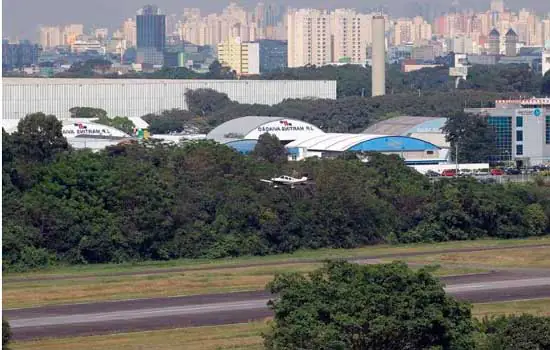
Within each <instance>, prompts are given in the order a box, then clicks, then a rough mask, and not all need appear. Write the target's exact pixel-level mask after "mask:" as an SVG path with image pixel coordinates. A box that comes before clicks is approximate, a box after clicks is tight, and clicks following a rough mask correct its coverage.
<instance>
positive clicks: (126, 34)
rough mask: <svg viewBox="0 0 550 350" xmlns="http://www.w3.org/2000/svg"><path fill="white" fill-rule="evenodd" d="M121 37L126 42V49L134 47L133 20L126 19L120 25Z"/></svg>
mask: <svg viewBox="0 0 550 350" xmlns="http://www.w3.org/2000/svg"><path fill="white" fill-rule="evenodd" d="M122 36H123V38H124V40H126V45H127V46H128V47H132V46H135V45H136V44H137V28H136V21H134V19H133V18H128V19H127V20H126V21H124V23H123V24H122Z"/></svg>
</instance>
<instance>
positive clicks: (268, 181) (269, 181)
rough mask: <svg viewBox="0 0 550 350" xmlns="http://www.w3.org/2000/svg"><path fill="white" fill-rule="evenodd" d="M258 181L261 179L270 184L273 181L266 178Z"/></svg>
mask: <svg viewBox="0 0 550 350" xmlns="http://www.w3.org/2000/svg"><path fill="white" fill-rule="evenodd" d="M260 181H261V182H267V183H268V184H272V183H273V181H271V180H266V179H261V180H260Z"/></svg>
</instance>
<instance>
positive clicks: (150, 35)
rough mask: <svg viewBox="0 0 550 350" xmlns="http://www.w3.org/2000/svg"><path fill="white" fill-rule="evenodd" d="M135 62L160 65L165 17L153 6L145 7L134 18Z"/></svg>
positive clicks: (162, 52) (163, 45)
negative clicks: (135, 37)
mask: <svg viewBox="0 0 550 350" xmlns="http://www.w3.org/2000/svg"><path fill="white" fill-rule="evenodd" d="M136 30H137V62H138V63H146V64H153V65H162V64H163V61H164V48H165V45H166V16H165V15H163V14H161V12H160V10H159V8H158V7H157V6H155V5H146V6H144V7H143V8H142V9H141V10H139V11H138V14H137V16H136Z"/></svg>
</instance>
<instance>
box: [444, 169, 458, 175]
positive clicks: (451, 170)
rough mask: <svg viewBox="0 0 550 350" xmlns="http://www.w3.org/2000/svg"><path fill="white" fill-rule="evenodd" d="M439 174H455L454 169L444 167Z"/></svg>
mask: <svg viewBox="0 0 550 350" xmlns="http://www.w3.org/2000/svg"><path fill="white" fill-rule="evenodd" d="M441 176H456V169H445V170H443V171H442V172H441Z"/></svg>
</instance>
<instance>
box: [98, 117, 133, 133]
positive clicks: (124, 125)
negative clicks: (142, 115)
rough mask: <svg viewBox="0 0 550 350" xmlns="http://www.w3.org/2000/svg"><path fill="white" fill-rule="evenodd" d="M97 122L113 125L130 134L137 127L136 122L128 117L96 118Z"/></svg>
mask: <svg viewBox="0 0 550 350" xmlns="http://www.w3.org/2000/svg"><path fill="white" fill-rule="evenodd" d="M96 123H98V124H103V125H107V126H111V127H113V128H115V129H118V130H120V131H124V132H125V133H127V134H128V135H132V134H133V132H134V128H135V125H134V122H132V121H131V120H130V119H128V118H127V117H114V118H109V117H104V118H100V119H98V120H96Z"/></svg>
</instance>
